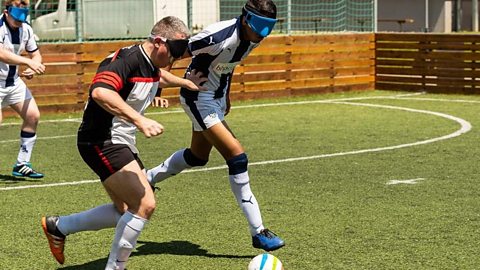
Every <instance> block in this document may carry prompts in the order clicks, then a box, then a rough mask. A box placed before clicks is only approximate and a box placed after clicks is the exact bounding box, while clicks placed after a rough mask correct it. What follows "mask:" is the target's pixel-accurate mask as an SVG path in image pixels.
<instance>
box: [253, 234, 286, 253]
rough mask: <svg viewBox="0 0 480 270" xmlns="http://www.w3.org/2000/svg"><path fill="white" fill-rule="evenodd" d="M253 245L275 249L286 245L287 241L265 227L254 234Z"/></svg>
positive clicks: (270, 249) (268, 249) (267, 249)
mask: <svg viewBox="0 0 480 270" xmlns="http://www.w3.org/2000/svg"><path fill="white" fill-rule="evenodd" d="M252 245H253V247H254V248H260V249H263V250H265V251H273V250H277V249H279V248H281V247H283V246H285V242H284V241H283V240H282V239H281V238H280V237H278V236H277V235H276V234H274V233H273V232H272V231H270V230H269V229H263V230H262V231H261V232H260V233H257V234H256V235H254V236H252Z"/></svg>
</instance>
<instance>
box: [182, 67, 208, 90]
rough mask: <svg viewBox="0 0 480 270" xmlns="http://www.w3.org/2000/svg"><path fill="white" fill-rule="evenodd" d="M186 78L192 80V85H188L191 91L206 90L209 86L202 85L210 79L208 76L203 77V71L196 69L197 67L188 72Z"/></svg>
mask: <svg viewBox="0 0 480 270" xmlns="http://www.w3.org/2000/svg"><path fill="white" fill-rule="evenodd" d="M185 78H186V79H187V80H189V81H191V82H192V84H191V85H189V86H188V90H191V91H205V90H207V88H205V87H203V86H202V85H203V84H204V83H205V82H206V81H208V78H207V77H203V73H202V72H201V71H198V72H197V71H196V70H195V69H193V70H191V71H189V72H187V75H186V76H185Z"/></svg>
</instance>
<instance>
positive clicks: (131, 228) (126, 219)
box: [105, 211, 147, 270]
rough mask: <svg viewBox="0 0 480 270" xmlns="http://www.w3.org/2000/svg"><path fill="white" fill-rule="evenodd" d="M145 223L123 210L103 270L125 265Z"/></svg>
mask: <svg viewBox="0 0 480 270" xmlns="http://www.w3.org/2000/svg"><path fill="white" fill-rule="evenodd" d="M145 224H147V220H146V219H144V218H141V217H139V216H137V215H134V214H132V213H130V212H128V211H127V212H125V214H123V216H122V217H121V218H120V220H119V221H118V223H117V228H116V229H115V238H114V239H113V243H112V248H111V250H110V255H109V256H108V262H107V266H106V267H105V270H123V269H125V266H126V265H127V261H128V257H130V254H131V253H132V250H133V249H134V248H135V246H136V244H137V239H138V237H139V236H140V233H141V232H142V230H143V227H145Z"/></svg>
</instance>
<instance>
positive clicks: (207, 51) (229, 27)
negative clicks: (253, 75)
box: [187, 17, 258, 100]
mask: <svg viewBox="0 0 480 270" xmlns="http://www.w3.org/2000/svg"><path fill="white" fill-rule="evenodd" d="M240 29H241V22H240V17H238V18H236V19H231V20H228V21H221V22H218V23H215V24H212V25H210V26H208V27H207V28H205V29H204V30H203V31H201V32H200V33H198V34H197V35H195V36H193V37H192V38H191V39H190V43H189V49H190V52H191V53H192V55H193V57H192V63H191V64H190V66H189V67H188V70H192V69H196V70H197V71H203V72H204V73H208V81H207V82H206V83H205V84H204V86H205V87H206V88H207V91H201V92H198V97H197V98H196V99H198V100H212V99H214V98H219V97H223V98H224V97H225V95H226V92H227V89H228V88H229V86H230V80H231V77H232V75H233V71H234V69H235V67H236V66H237V65H238V64H240V62H241V60H242V59H244V58H245V57H247V55H248V54H249V53H250V52H251V51H252V49H254V48H255V47H257V46H258V43H253V42H250V41H243V42H242V40H241V39H240ZM207 66H208V70H207V68H206V67H207ZM187 98H188V97H187Z"/></svg>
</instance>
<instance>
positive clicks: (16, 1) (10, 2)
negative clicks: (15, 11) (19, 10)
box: [3, 0, 30, 7]
mask: <svg viewBox="0 0 480 270" xmlns="http://www.w3.org/2000/svg"><path fill="white" fill-rule="evenodd" d="M22 2H24V3H25V5H26V6H27V7H28V6H29V5H30V0H4V1H3V3H4V5H3V6H4V7H8V6H19V5H20V4H22Z"/></svg>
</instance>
